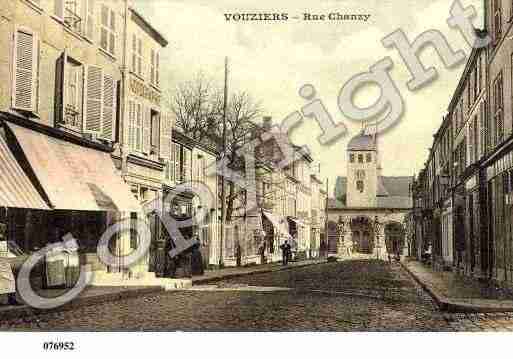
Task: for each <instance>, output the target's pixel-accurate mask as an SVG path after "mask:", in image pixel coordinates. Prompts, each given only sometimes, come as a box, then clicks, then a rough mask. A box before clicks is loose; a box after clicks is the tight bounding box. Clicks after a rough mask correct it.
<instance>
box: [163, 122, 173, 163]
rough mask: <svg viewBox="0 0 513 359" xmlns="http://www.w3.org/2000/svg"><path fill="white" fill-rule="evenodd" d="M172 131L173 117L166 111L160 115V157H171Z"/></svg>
mask: <svg viewBox="0 0 513 359" xmlns="http://www.w3.org/2000/svg"><path fill="white" fill-rule="evenodd" d="M171 133H172V126H171V117H170V116H169V114H168V113H166V112H164V113H162V115H161V117H160V158H165V159H170V155H171Z"/></svg>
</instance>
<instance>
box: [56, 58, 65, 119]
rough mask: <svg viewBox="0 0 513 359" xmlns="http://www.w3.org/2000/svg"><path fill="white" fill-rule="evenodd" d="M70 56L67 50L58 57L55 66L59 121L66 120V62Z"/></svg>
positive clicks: (57, 115) (57, 117)
mask: <svg viewBox="0 0 513 359" xmlns="http://www.w3.org/2000/svg"><path fill="white" fill-rule="evenodd" d="M67 61H68V56H67V54H66V51H64V52H63V53H62V55H61V56H60V57H59V58H58V59H57V64H56V66H55V67H56V68H55V86H56V89H55V90H56V97H55V119H56V121H57V123H63V122H64V108H65V107H66V88H67V87H66V64H67Z"/></svg>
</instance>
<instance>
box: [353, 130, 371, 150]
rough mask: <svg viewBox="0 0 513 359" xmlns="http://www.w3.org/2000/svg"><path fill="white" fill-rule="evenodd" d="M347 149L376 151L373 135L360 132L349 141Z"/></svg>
mask: <svg viewBox="0 0 513 359" xmlns="http://www.w3.org/2000/svg"><path fill="white" fill-rule="evenodd" d="M347 150H348V151H376V142H375V141H374V137H373V136H371V135H366V134H364V133H360V134H359V135H356V136H355V137H353V138H352V139H351V141H349V144H348V145H347Z"/></svg>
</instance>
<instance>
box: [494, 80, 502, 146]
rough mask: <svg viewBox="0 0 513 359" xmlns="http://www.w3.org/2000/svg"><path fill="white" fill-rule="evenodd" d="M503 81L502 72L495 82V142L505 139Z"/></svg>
mask: <svg viewBox="0 0 513 359" xmlns="http://www.w3.org/2000/svg"><path fill="white" fill-rule="evenodd" d="M503 99H504V98H503V83H502V72H501V73H499V75H497V77H496V78H495V81H494V82H493V106H494V111H493V115H494V126H495V133H494V135H495V136H494V140H495V144H499V143H500V142H502V140H503V139H504V117H503V116H504V114H503V104H504V101H503Z"/></svg>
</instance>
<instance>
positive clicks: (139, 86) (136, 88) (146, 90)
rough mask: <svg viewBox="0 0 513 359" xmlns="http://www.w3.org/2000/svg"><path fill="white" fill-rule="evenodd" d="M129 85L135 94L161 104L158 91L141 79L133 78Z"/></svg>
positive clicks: (158, 104)
mask: <svg viewBox="0 0 513 359" xmlns="http://www.w3.org/2000/svg"><path fill="white" fill-rule="evenodd" d="M129 87H130V91H131V92H132V93H133V94H135V95H137V96H139V97H142V98H144V99H146V100H148V101H150V102H153V103H154V104H155V105H157V106H160V99H161V96H160V94H159V93H158V92H157V91H155V90H153V89H151V88H150V87H149V86H146V85H145V84H144V83H142V82H141V81H138V80H137V79H135V78H131V79H130V84H129Z"/></svg>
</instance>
